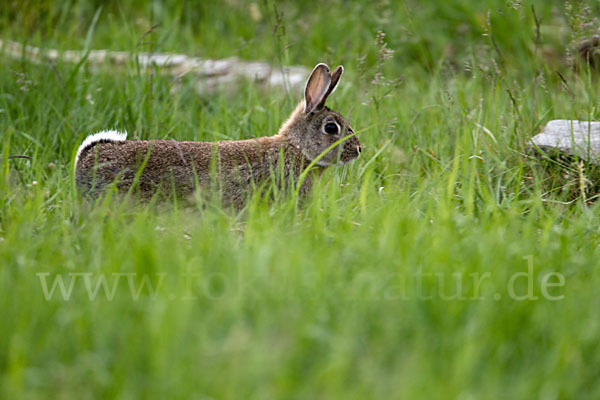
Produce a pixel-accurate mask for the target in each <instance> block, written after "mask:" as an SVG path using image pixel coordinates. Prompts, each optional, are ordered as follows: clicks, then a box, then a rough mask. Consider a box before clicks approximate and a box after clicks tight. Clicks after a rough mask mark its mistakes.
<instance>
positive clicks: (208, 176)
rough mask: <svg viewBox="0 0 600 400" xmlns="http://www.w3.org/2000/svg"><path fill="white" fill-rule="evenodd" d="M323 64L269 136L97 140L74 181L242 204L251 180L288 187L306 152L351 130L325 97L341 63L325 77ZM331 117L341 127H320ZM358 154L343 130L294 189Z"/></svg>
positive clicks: (97, 189)
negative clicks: (216, 195)
mask: <svg viewBox="0 0 600 400" xmlns="http://www.w3.org/2000/svg"><path fill="white" fill-rule="evenodd" d="M323 66H324V64H319V65H318V66H317V67H316V68H315V70H314V71H313V73H312V74H311V77H310V78H309V81H308V82H307V89H306V93H305V101H303V102H301V103H300V104H299V105H298V107H297V108H296V110H295V111H294V112H293V113H292V115H291V116H290V118H289V119H288V120H287V121H286V122H285V123H284V124H283V126H282V127H281V129H280V130H279V132H278V133H277V134H276V135H274V136H269V137H260V138H256V139H249V140H237V141H220V142H177V141H174V140H120V141H119V140H117V141H104V140H99V141H96V142H93V143H91V144H89V145H87V146H86V147H84V148H83V149H82V150H81V153H80V156H79V159H78V161H77V164H76V166H75V179H76V183H77V185H78V187H79V188H80V189H81V190H82V191H83V192H84V193H87V194H89V195H91V196H92V197H98V196H99V195H101V194H102V193H104V192H105V190H106V188H107V187H108V186H109V185H111V184H112V183H113V182H114V183H115V185H116V187H117V189H118V191H119V192H127V191H129V190H131V189H133V190H135V191H136V192H137V193H138V194H139V195H140V196H141V197H142V198H151V197H152V196H153V195H154V194H155V193H157V192H159V191H160V192H161V193H166V194H168V193H171V192H172V191H174V192H175V193H176V194H177V195H179V196H189V195H192V194H193V193H194V191H195V190H196V189H197V188H198V187H200V188H201V189H203V190H205V191H206V192H208V193H213V192H214V190H218V191H219V192H220V193H221V194H222V199H223V200H224V202H225V203H226V204H229V205H232V206H234V207H241V206H243V204H244V202H245V200H246V199H247V197H248V195H249V194H250V192H251V191H252V190H253V189H254V188H261V187H263V185H264V186H268V185H269V183H270V182H272V183H274V184H276V185H277V187H280V188H289V187H290V185H291V184H292V183H294V184H296V183H298V180H299V178H300V175H301V174H302V172H303V171H304V170H305V168H306V167H307V166H308V165H309V164H310V163H311V161H312V160H314V159H315V158H316V157H318V156H319V155H320V154H321V153H323V151H324V150H325V149H327V148H328V147H329V146H330V145H332V144H333V143H334V142H336V141H337V140H339V139H340V137H342V136H343V135H347V134H352V133H353V131H352V129H351V128H350V126H349V125H348V123H347V122H346V120H345V119H344V117H343V116H342V115H340V114H338V113H336V112H335V111H332V110H330V109H328V108H327V107H325V105H324V103H325V100H326V99H327V96H329V94H330V93H331V92H332V91H333V89H335V85H336V84H337V81H338V80H339V77H340V76H341V73H342V71H343V69H341V67H338V68H337V69H336V70H335V71H334V78H335V81H332V80H331V75H330V74H329V68H328V67H326V66H324V67H323ZM325 74H327V75H325ZM336 75H337V76H336ZM331 84H333V85H331ZM311 99H312V100H311ZM315 101H316V103H315ZM331 122H333V123H336V124H337V125H338V126H339V127H340V128H341V131H340V132H339V134H335V135H332V134H327V133H325V131H324V126H325V124H327V123H331ZM359 154H360V142H359V141H358V139H357V138H356V136H352V137H350V138H348V139H347V140H346V141H345V142H343V143H342V145H339V146H337V147H336V148H334V149H333V150H332V151H330V152H328V153H327V154H325V155H324V156H323V157H322V158H321V159H320V161H319V162H318V165H317V166H314V167H313V170H312V171H310V173H308V175H307V176H306V179H305V180H304V181H303V184H302V187H301V188H300V193H301V194H304V193H306V192H307V191H308V190H309V189H310V186H311V184H312V180H313V179H314V177H315V176H317V175H319V174H320V173H321V172H322V170H323V168H324V167H325V166H327V165H330V164H335V163H346V162H350V161H352V160H354V159H355V158H356V157H358V155H359Z"/></svg>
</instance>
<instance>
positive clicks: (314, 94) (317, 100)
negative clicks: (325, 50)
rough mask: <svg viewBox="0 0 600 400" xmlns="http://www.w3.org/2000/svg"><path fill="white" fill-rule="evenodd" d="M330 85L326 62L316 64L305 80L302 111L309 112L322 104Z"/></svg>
mask: <svg viewBox="0 0 600 400" xmlns="http://www.w3.org/2000/svg"><path fill="white" fill-rule="evenodd" d="M338 79H339V78H338ZM330 87H331V75H329V67H328V66H327V64H323V63H321V64H317V66H316V67H315V69H313V71H312V73H311V74H310V77H309V78H308V81H307V82H306V89H304V112H305V113H309V112H312V111H314V110H315V109H316V108H317V107H320V106H322V105H323V104H324V103H325V99H326V98H327V94H328V92H329V88H330Z"/></svg>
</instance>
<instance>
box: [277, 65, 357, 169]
mask: <svg viewBox="0 0 600 400" xmlns="http://www.w3.org/2000/svg"><path fill="white" fill-rule="evenodd" d="M343 72H344V68H343V67H342V66H341V65H340V66H339V67H337V68H336V69H335V70H334V71H333V72H332V73H330V72H329V67H328V66H327V65H326V64H318V65H317V66H316V67H315V69H314V70H313V71H312V73H311V74H310V77H309V78H308V81H307V82H306V88H305V90H304V101H303V102H301V103H300V104H299V105H298V107H297V108H296V110H295V111H294V113H293V114H292V116H291V117H290V118H289V119H288V121H287V122H286V123H285V124H284V125H283V126H282V128H281V130H280V135H282V136H287V138H288V140H289V141H290V143H291V144H292V145H293V146H295V147H296V148H298V149H299V150H301V151H302V154H303V155H304V157H306V158H307V159H308V160H310V161H313V160H314V159H315V158H317V157H318V156H319V155H321V154H322V153H323V152H325V150H327V149H328V148H329V147H330V146H332V145H333V144H334V143H335V142H337V141H338V140H340V139H341V138H343V137H346V136H350V137H348V138H347V139H346V140H344V141H343V142H341V143H340V144H338V145H337V146H336V147H334V148H333V149H331V150H330V151H329V152H327V153H326V154H324V155H323V156H322V157H321V158H319V160H318V161H317V164H318V165H320V166H323V167H325V166H329V165H335V164H338V165H342V164H345V163H348V162H350V161H352V160H354V159H356V158H357V157H358V156H359V155H360V152H361V147H360V142H359V140H358V138H357V137H356V136H354V131H353V130H352V128H351V127H350V125H349V124H348V122H347V121H346V119H345V118H344V117H343V116H342V115H341V114H339V113H337V112H335V111H333V110H331V109H329V108H327V107H326V106H325V101H326V100H327V98H328V97H329V96H330V95H331V93H333V91H334V90H335V88H336V86H337V85H338V83H339V81H340V78H341V77H342V73H343Z"/></svg>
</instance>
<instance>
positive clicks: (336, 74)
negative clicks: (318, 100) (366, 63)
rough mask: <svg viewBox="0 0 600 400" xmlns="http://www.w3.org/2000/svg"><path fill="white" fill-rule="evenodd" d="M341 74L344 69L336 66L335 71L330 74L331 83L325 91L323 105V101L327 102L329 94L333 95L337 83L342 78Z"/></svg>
mask: <svg viewBox="0 0 600 400" xmlns="http://www.w3.org/2000/svg"><path fill="white" fill-rule="evenodd" d="M343 73H344V67H342V66H341V65H340V66H338V67H337V68H336V69H334V70H333V72H332V73H331V83H330V84H329V89H328V90H327V93H326V94H325V97H324V98H323V104H325V101H326V100H327V98H328V97H329V95H331V93H333V92H334V91H335V88H336V87H337V85H338V83H339V82H340V78H341V77H342V74H343Z"/></svg>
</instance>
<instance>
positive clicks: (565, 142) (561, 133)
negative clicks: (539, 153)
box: [531, 119, 600, 164]
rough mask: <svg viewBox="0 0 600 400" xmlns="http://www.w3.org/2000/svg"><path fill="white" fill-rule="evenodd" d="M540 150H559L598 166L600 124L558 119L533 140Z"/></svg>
mask: <svg viewBox="0 0 600 400" xmlns="http://www.w3.org/2000/svg"><path fill="white" fill-rule="evenodd" d="M531 143H532V144H533V145H534V147H538V148H539V149H540V150H543V151H547V150H553V149H554V150H558V151H559V152H561V153H564V154H566V155H569V156H575V155H577V157H579V158H581V159H584V160H586V161H589V162H591V163H594V164H597V163H598V162H599V161H600V122H597V121H591V122H588V121H577V120H567V119H556V120H553V121H550V122H548V123H547V124H546V126H545V127H544V130H543V131H542V133H540V134H538V135H536V136H534V137H533V138H532V139H531Z"/></svg>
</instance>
